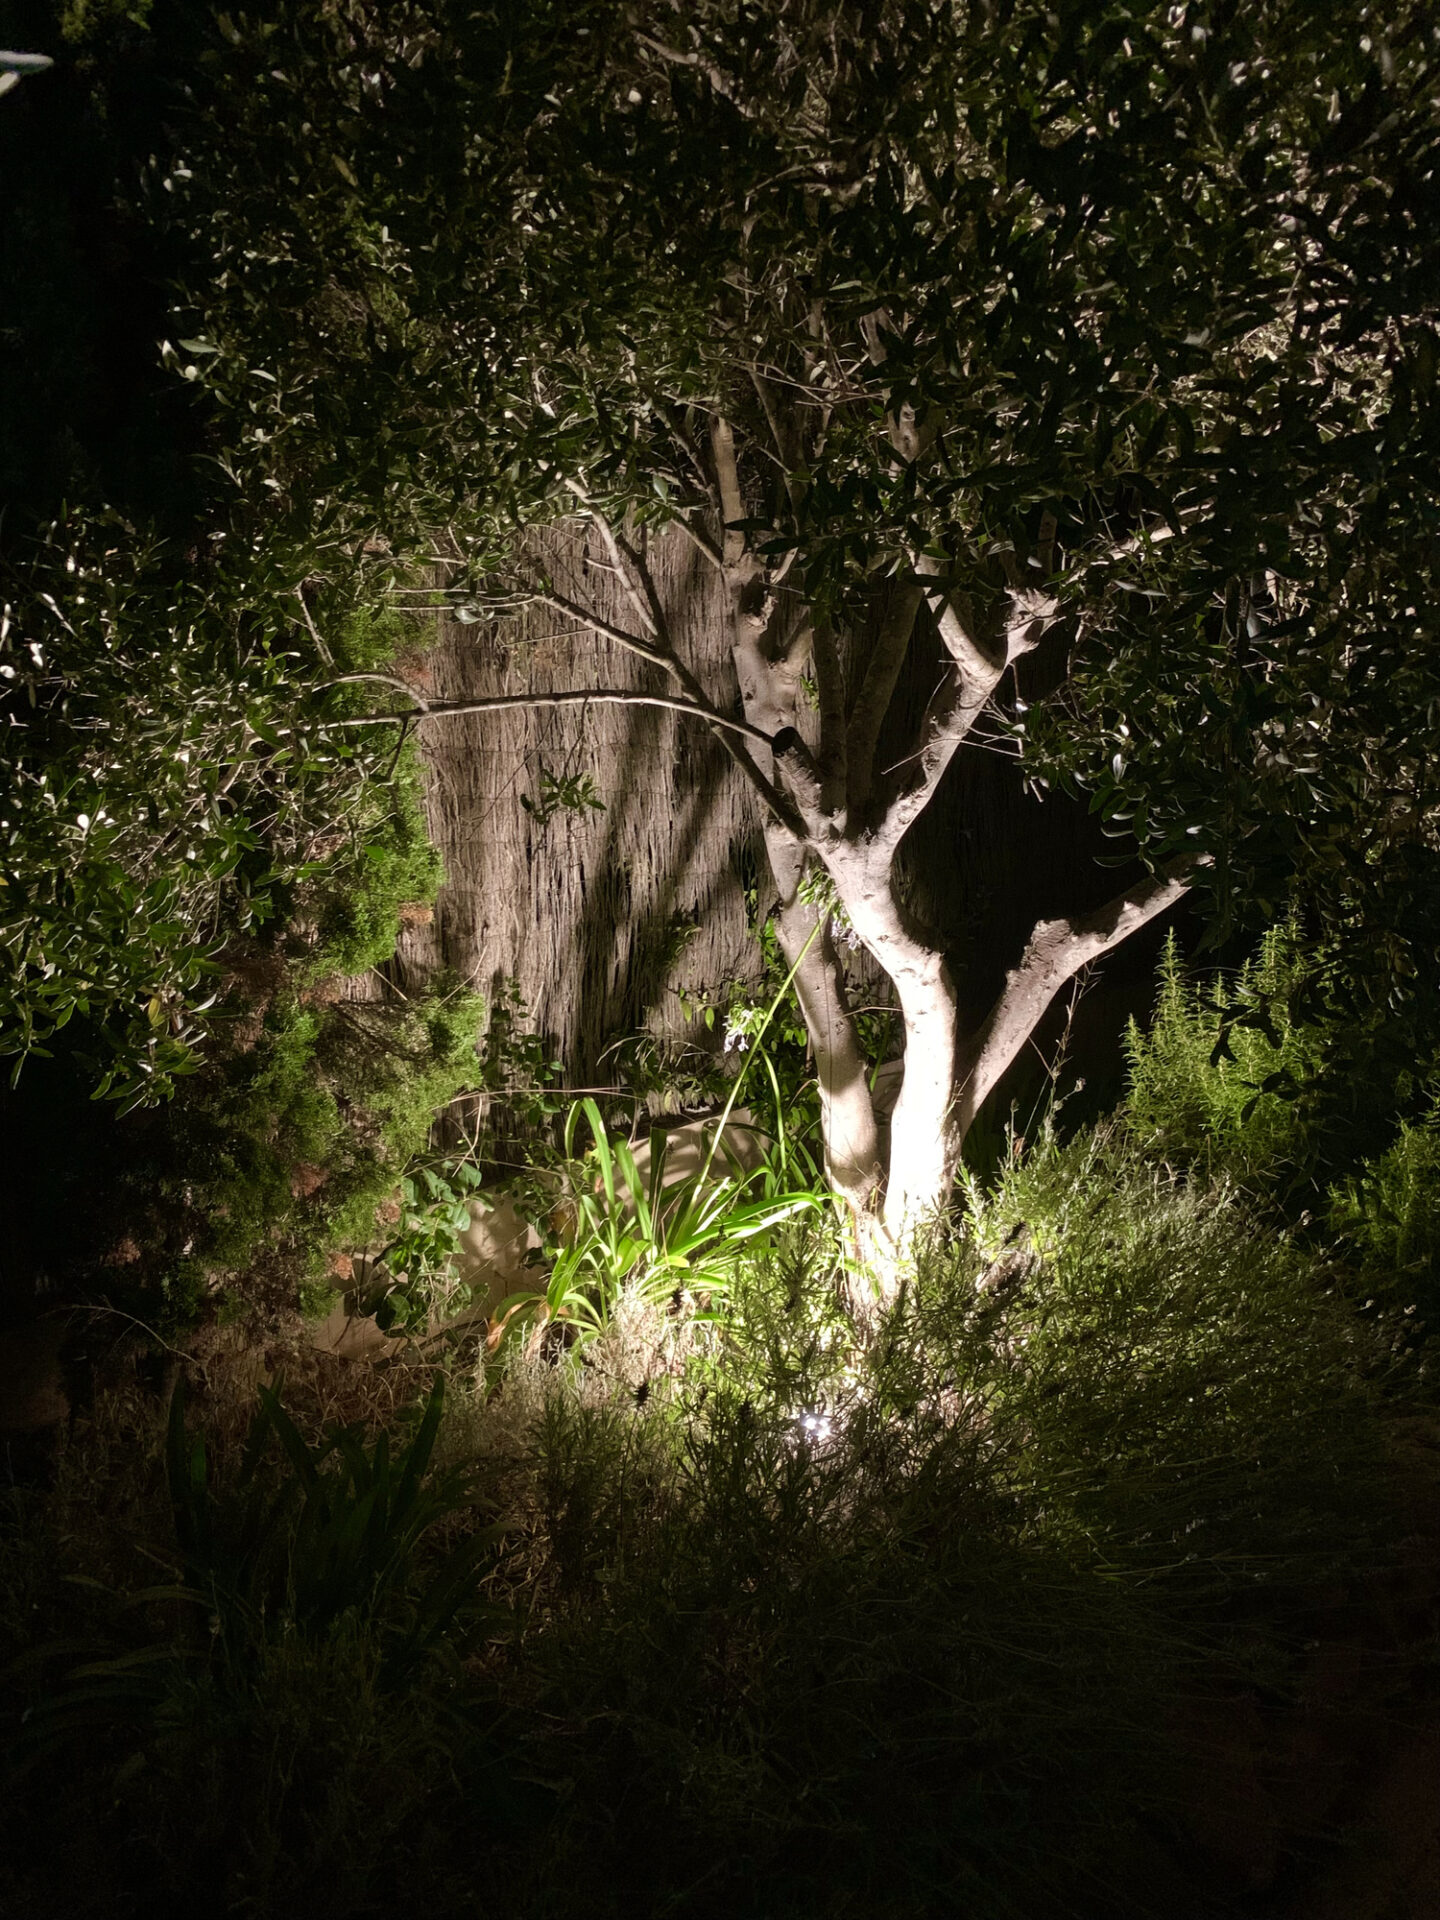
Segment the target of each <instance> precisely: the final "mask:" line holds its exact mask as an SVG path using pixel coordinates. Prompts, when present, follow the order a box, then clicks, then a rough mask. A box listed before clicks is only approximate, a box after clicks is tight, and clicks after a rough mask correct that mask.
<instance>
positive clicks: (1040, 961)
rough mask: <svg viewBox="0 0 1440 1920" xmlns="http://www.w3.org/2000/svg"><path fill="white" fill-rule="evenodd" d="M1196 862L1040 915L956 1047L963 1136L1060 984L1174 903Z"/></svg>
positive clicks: (1180, 864)
mask: <svg viewBox="0 0 1440 1920" xmlns="http://www.w3.org/2000/svg"><path fill="white" fill-rule="evenodd" d="M1203 864H1204V861H1203V860H1185V861H1181V862H1177V863H1176V864H1175V865H1174V866H1173V867H1171V868H1170V870H1169V872H1168V873H1167V874H1166V875H1163V876H1160V877H1151V878H1149V879H1147V880H1143V881H1141V882H1140V884H1139V885H1138V886H1134V887H1131V888H1129V889H1128V890H1127V891H1126V892H1125V893H1121V894H1117V895H1116V896H1115V898H1114V899H1113V900H1108V901H1107V902H1106V903H1105V905H1104V906H1103V907H1100V908H1098V909H1097V910H1096V911H1095V912H1094V913H1088V914H1082V915H1078V916H1076V917H1074V918H1072V919H1064V920H1042V921H1041V922H1040V924H1039V925H1038V926H1037V927H1036V928H1035V931H1034V932H1033V933H1032V934H1031V936H1030V939H1029V941H1028V942H1027V944H1026V947H1025V951H1024V953H1023V954H1022V956H1021V959H1020V964H1019V966H1018V967H1016V968H1015V969H1014V970H1013V972H1011V973H1009V974H1007V975H1006V978H1005V985H1004V987H1003V988H1002V989H1001V992H1000V996H999V998H998V999H997V1000H996V1002H995V1004H994V1006H993V1007H992V1008H991V1009H990V1012H989V1014H988V1015H987V1016H986V1019H985V1021H984V1023H983V1024H982V1025H981V1026H980V1027H979V1029H978V1030H977V1031H976V1032H975V1033H973V1034H972V1035H971V1036H970V1037H969V1039H968V1040H967V1041H966V1042H965V1043H964V1046H963V1047H962V1049H961V1053H962V1058H961V1060H960V1061H959V1063H958V1067H959V1073H958V1081H959V1092H958V1112H957V1122H958V1125H959V1128H960V1132H961V1134H962V1135H963V1133H964V1132H965V1130H966V1128H968V1126H969V1125H970V1122H971V1121H972V1120H973V1119H974V1117H975V1115H976V1114H977V1113H978V1112H979V1110H980V1107H981V1106H982V1105H983V1103H984V1101H985V1099H986V1097H987V1096H988V1095H989V1094H990V1093H991V1092H992V1091H993V1089H994V1087H995V1085H996V1083H997V1081H998V1080H999V1078H1000V1076H1001V1074H1002V1073H1004V1071H1005V1069H1006V1068H1007V1067H1008V1066H1009V1065H1010V1063H1011V1061H1012V1060H1013V1059H1014V1058H1015V1056H1016V1054H1017V1053H1019V1051H1020V1049H1021V1048H1022V1047H1023V1046H1024V1044H1025V1042H1026V1041H1027V1040H1028V1039H1029V1037H1030V1035H1031V1034H1032V1033H1033V1032H1034V1031H1035V1028H1036V1027H1037V1025H1038V1024H1039V1022H1040V1018H1041V1016H1042V1014H1043V1013H1044V1012H1045V1009H1046V1008H1047V1007H1048V1006H1049V1005H1050V1002H1051V1001H1052V1000H1053V999H1054V998H1055V995H1056V994H1057V993H1058V992H1059V991H1060V989H1061V987H1063V986H1064V985H1065V983H1066V982H1067V981H1068V980H1072V979H1074V977H1075V975H1076V974H1077V973H1079V972H1080V970H1081V968H1082V967H1086V966H1088V965H1089V964H1090V963H1091V961H1093V960H1098V959H1100V957H1101V956H1102V955H1103V954H1107V953H1109V952H1110V951H1111V950H1112V949H1113V948H1115V947H1118V946H1119V945H1120V944H1121V942H1122V941H1125V940H1128V939H1129V937H1130V935H1131V934H1132V933H1135V932H1137V931H1138V930H1139V929H1140V928H1141V927H1143V926H1145V925H1147V924H1148V922H1150V921H1151V920H1154V919H1156V918H1157V917H1158V916H1159V915H1160V914H1162V913H1164V912H1165V911H1166V910H1167V909H1168V908H1170V907H1173V906H1174V905H1175V903H1176V901H1178V900H1179V899H1181V898H1182V896H1183V895H1184V894H1185V893H1186V892H1188V890H1189V888H1190V884H1191V881H1192V879H1193V877H1194V874H1195V870H1196V868H1197V867H1199V866H1201V865H1203Z"/></svg>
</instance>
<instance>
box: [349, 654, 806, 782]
mask: <svg viewBox="0 0 1440 1920" xmlns="http://www.w3.org/2000/svg"><path fill="white" fill-rule="evenodd" d="M354 680H380V681H383V682H384V683H385V685H387V686H391V687H398V688H399V689H400V690H401V691H402V692H404V693H409V694H410V695H411V696H412V698H413V699H415V700H416V702H417V703H418V704H417V706H416V707H415V708H414V709H413V710H412V711H410V712H408V713H362V714H355V715H353V716H351V717H348V718H346V719H343V720H332V721H331V722H330V723H329V724H330V725H331V726H336V727H378V726H387V725H389V726H393V725H396V724H398V723H399V722H401V721H410V720H434V719H439V718H441V717H442V716H444V715H447V714H459V713H503V712H505V711H506V710H507V709H514V708H522V707H586V706H610V707H663V708H664V709H666V711H668V712H670V713H693V714H694V715H695V717H696V719H697V720H703V721H704V722H705V724H706V725H707V726H710V727H723V728H725V729H727V730H728V731H729V732H731V733H738V734H741V735H744V736H745V737H747V738H748V739H751V740H755V741H757V742H758V743H759V744H760V745H761V746H763V747H766V748H773V746H774V741H773V740H772V738H771V736H770V735H769V734H768V733H765V732H763V731H762V729H761V728H759V727H752V726H751V725H750V722H749V721H748V720H732V719H730V718H729V717H728V716H727V715H725V714H722V713H716V712H715V710H714V709H713V708H712V707H708V706H702V705H699V704H698V703H697V702H695V701H693V700H678V699H675V698H673V697H672V696H670V695H668V694H663V693H634V692H632V691H630V690H628V689H621V688H615V687H596V688H593V689H589V690H586V689H576V690H574V691H572V692H566V693H496V694H488V695H486V696H485V697H484V698H482V699H478V700H432V701H429V702H428V703H427V702H424V701H421V700H420V696H419V695H418V694H417V693H415V692H414V690H413V688H410V687H407V686H406V685H405V683H404V682H403V681H401V680H391V679H390V678H389V676H388V675H386V674H383V673H346V674H342V675H341V676H340V678H339V679H338V680H332V681H330V682H329V684H330V685H331V686H336V687H338V686H347V685H348V684H349V683H350V682H351V681H354ZM767 785H768V782H767Z"/></svg>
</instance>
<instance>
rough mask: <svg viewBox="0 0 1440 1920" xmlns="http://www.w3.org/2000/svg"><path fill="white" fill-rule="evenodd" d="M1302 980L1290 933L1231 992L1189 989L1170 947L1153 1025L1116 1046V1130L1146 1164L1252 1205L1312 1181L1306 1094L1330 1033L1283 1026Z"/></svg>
mask: <svg viewBox="0 0 1440 1920" xmlns="http://www.w3.org/2000/svg"><path fill="white" fill-rule="evenodd" d="M1302 970H1303V969H1302V955H1301V952H1300V946H1299V935H1298V932H1297V930H1296V929H1295V928H1294V927H1293V926H1282V927H1277V928H1275V929H1273V930H1272V931H1271V932H1270V933H1268V934H1267V935H1266V936H1265V939H1264V941H1263V942H1262V944H1261V947H1260V952H1259V954H1258V956H1257V957H1256V958H1255V960H1253V961H1251V962H1249V963H1247V964H1246V965H1245V966H1244V967H1242V968H1241V970H1240V972H1239V974H1238V975H1237V976H1236V977H1235V978H1234V979H1233V980H1230V981H1226V980H1224V979H1223V978H1221V977H1214V978H1212V979H1210V980H1208V981H1203V980H1193V979H1191V978H1189V977H1188V976H1187V975H1186V973H1185V971H1184V969H1183V968H1182V966H1181V962H1180V957H1179V952H1178V949H1177V947H1176V945H1175V940H1174V936H1173V935H1172V936H1171V938H1170V939H1169V941H1168V942H1167V944H1166V947H1165V951H1164V955H1163V957H1162V960H1161V971H1160V990H1159V995H1158V999H1157V1002H1156V1008H1155V1017H1154V1020H1153V1022H1152V1023H1151V1026H1150V1029H1149V1031H1148V1033H1142V1032H1141V1030H1140V1028H1139V1027H1138V1026H1137V1025H1136V1023H1135V1022H1134V1021H1132V1022H1131V1023H1130V1027H1129V1030H1128V1032H1127V1034H1126V1043H1125V1050H1126V1055H1127V1058H1128V1063H1129V1072H1130V1085H1129V1092H1128V1094H1127V1097H1126V1101H1125V1115H1126V1120H1127V1122H1128V1124H1129V1126H1130V1127H1131V1128H1132V1129H1133V1131H1134V1133H1135V1136H1136V1138H1137V1139H1138V1140H1139V1141H1140V1142H1141V1143H1142V1144H1143V1146H1144V1148H1145V1150H1146V1151H1147V1152H1148V1153H1151V1154H1154V1155H1156V1156H1158V1157H1160V1158H1164V1159H1168V1160H1170V1161H1172V1162H1174V1163H1175V1164H1177V1165H1182V1166H1194V1167H1196V1168H1198V1169H1199V1170H1200V1171H1201V1172H1202V1173H1209V1174H1213V1175H1217V1176H1218V1175H1224V1176H1227V1177H1229V1178H1230V1179H1232V1180H1237V1181H1239V1182H1240V1183H1241V1184H1242V1185H1244V1186H1245V1187H1246V1188H1247V1189H1249V1190H1250V1191H1251V1192H1253V1193H1255V1194H1256V1195H1257V1196H1258V1195H1260V1194H1269V1193H1272V1192H1275V1191H1277V1190H1279V1191H1281V1192H1283V1191H1285V1190H1287V1189H1290V1188H1293V1187H1296V1186H1299V1185H1303V1183H1304V1182H1305V1181H1306V1179H1307V1178H1309V1177H1311V1176H1312V1175H1313V1173H1314V1170H1315V1162H1316V1153H1317V1146H1318V1142H1317V1138H1316V1128H1315V1122H1314V1114H1313V1091H1314V1088H1315V1085H1316V1083H1317V1081H1318V1080H1319V1079H1320V1078H1321V1077H1322V1076H1323V1075H1324V1073H1325V1070H1326V1066H1327V1062H1328V1059H1329V1055H1330V1052H1331V1050H1332V1046H1333V1034H1332V1033H1331V1032H1330V1031H1328V1030H1327V1029H1326V1028H1325V1027H1323V1026H1315V1025H1308V1026H1302V1025H1300V1024H1298V1023H1297V1022H1295V1021H1294V1020H1293V1019H1292V1017H1291V1013H1290V1005H1289V1002H1290V995H1291V993H1292V991H1293V990H1294V989H1295V987H1296V986H1297V985H1298V984H1299V981H1300V978H1301V975H1302Z"/></svg>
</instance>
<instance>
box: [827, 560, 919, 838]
mask: <svg viewBox="0 0 1440 1920" xmlns="http://www.w3.org/2000/svg"><path fill="white" fill-rule="evenodd" d="M919 611H920V589H919V588H918V587H913V586H910V585H909V584H908V583H895V584H893V585H892V586H891V588H890V590H889V592H888V593H887V594H886V597H885V606H884V609H883V611H882V613H881V618H880V631H879V633H878V635H877V636H876V640H875V645H874V647H873V648H872V650H871V654H870V658H869V660H868V661H867V662H866V665H865V675H864V678H863V679H862V680H861V682H860V691H859V693H858V694H857V695H856V696H855V705H854V707H853V709H852V711H851V715H850V725H849V728H848V731H847V736H846V742H845V760H846V782H847V786H848V789H849V795H848V798H849V809H850V813H851V815H852V817H854V818H857V819H858V818H859V816H860V814H861V813H862V812H863V810H864V808H865V806H866V803H867V802H868V800H869V799H870V790H871V787H872V785H873V783H874V778H875V749H876V746H877V745H878V744H879V740H880V729H881V727H882V726H883V725H884V724H885V715H886V713H887V712H888V711H889V707H890V701H891V698H892V696H893V695H894V692H895V683H896V681H897V680H898V679H899V678H900V669H901V667H902V666H903V665H904V663H905V653H906V650H907V648H908V647H909V645H910V635H911V633H912V632H913V630H914V626H915V616H916V614H917V613H918V612H919Z"/></svg>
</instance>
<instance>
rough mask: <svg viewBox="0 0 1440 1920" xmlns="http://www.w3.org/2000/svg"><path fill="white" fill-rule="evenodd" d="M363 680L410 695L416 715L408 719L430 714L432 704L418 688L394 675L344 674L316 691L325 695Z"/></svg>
mask: <svg viewBox="0 0 1440 1920" xmlns="http://www.w3.org/2000/svg"><path fill="white" fill-rule="evenodd" d="M363 680H373V681H375V682H376V683H377V684H378V685H379V686H382V687H393V688H394V690H395V691H396V693H406V694H409V696H410V698H411V699H412V700H413V701H414V702H415V710H414V713H411V714H408V715H406V716H404V717H405V718H407V719H412V720H413V719H414V717H415V713H429V711H430V703H429V702H428V701H427V700H426V698H425V696H424V694H423V693H421V692H419V690H418V689H417V688H415V687H412V686H411V684H410V682H409V681H408V680H400V679H397V678H396V676H395V675H394V674H393V673H342V674H341V675H340V676H339V677H338V678H337V679H335V680H327V681H325V682H324V684H323V685H322V686H320V687H318V688H317V689H316V691H317V692H319V693H324V692H325V690H326V688H328V687H350V686H355V685H357V684H358V683H359V682H360V681H363ZM381 717H382V718H384V719H387V720H391V719H395V720H398V719H400V718H401V716H400V715H399V714H385V715H382V716H381ZM343 724H344V725H346V726H350V725H353V724H356V723H355V722H351V721H345V722H344V723H343Z"/></svg>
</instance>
